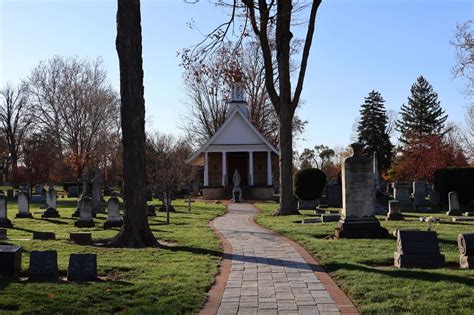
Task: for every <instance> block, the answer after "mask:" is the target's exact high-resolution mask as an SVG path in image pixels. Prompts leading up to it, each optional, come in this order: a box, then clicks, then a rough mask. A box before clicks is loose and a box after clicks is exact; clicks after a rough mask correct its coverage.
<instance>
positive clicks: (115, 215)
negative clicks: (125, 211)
mask: <svg viewBox="0 0 474 315" xmlns="http://www.w3.org/2000/svg"><path fill="white" fill-rule="evenodd" d="M122 224H123V220H122V217H121V216H120V203H119V199H118V198H117V197H110V198H109V201H108V202H107V220H106V221H105V222H104V229H109V228H112V227H121V226H122Z"/></svg>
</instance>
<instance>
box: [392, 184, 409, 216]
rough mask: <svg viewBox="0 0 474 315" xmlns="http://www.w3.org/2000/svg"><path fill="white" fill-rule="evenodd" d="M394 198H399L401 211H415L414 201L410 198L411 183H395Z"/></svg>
mask: <svg viewBox="0 0 474 315" xmlns="http://www.w3.org/2000/svg"><path fill="white" fill-rule="evenodd" d="M393 199H394V200H398V202H399V204H400V210H401V211H413V202H412V201H411V199H410V183H408V182H395V183H393Z"/></svg>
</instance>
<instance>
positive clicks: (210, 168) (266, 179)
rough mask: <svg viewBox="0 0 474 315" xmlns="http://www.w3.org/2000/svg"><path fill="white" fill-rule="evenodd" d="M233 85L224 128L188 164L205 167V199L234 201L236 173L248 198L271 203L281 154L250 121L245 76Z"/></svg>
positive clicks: (236, 79) (239, 77) (237, 78)
mask: <svg viewBox="0 0 474 315" xmlns="http://www.w3.org/2000/svg"><path fill="white" fill-rule="evenodd" d="M233 81H234V82H233V83H232V85H231V86H232V93H231V101H230V102H229V109H228V114H227V117H226V120H225V122H224V124H223V125H222V126H221V127H220V129H219V130H217V132H216V133H215V134H214V135H213V136H212V137H211V138H210V139H209V140H208V141H207V143H206V144H204V145H203V146H202V147H201V148H200V149H199V150H197V151H196V152H195V153H194V154H193V155H192V156H191V157H190V158H189V159H188V160H187V161H186V163H188V164H191V165H196V166H204V187H203V188H202V195H203V198H204V199H223V198H230V197H231V192H232V188H233V183H232V176H233V174H234V172H235V171H236V170H237V171H238V172H239V174H240V177H241V184H240V186H241V187H242V191H243V197H244V198H246V199H271V198H272V197H273V172H274V171H275V170H277V169H278V168H277V161H278V155H279V152H278V150H277V149H276V148H275V147H274V146H273V145H272V144H271V143H270V142H268V141H267V139H266V138H265V137H264V136H263V135H262V134H261V133H260V132H258V130H257V129H256V128H255V127H254V126H253V125H252V123H251V122H250V120H249V111H248V108H247V102H246V101H245V99H244V87H243V82H242V77H241V75H239V74H237V75H234V80H233Z"/></svg>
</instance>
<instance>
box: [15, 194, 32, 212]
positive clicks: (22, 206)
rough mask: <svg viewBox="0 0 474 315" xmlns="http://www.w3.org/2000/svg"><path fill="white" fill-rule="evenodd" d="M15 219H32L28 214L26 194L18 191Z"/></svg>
mask: <svg viewBox="0 0 474 315" xmlns="http://www.w3.org/2000/svg"><path fill="white" fill-rule="evenodd" d="M16 217H17V218H32V217H33V216H32V215H31V213H30V204H29V203H28V194H27V193H25V192H23V191H20V192H19V193H18V213H17V215H16Z"/></svg>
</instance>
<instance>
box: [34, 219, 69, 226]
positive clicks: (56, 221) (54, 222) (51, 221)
mask: <svg viewBox="0 0 474 315" xmlns="http://www.w3.org/2000/svg"><path fill="white" fill-rule="evenodd" d="M33 219H35V220H38V221H46V222H49V223H53V224H61V225H68V224H69V223H67V222H63V221H59V220H54V219H49V218H42V219H40V218H33ZM61 219H62V218H61Z"/></svg>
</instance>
